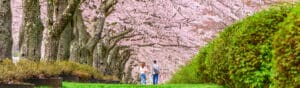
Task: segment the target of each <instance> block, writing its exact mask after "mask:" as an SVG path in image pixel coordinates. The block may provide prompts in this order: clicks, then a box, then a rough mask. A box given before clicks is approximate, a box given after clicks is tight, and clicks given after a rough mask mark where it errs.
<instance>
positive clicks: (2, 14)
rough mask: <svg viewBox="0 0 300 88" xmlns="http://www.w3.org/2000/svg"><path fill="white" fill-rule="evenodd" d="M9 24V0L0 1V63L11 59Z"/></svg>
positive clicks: (10, 20) (10, 17) (10, 16)
mask: <svg viewBox="0 0 300 88" xmlns="http://www.w3.org/2000/svg"><path fill="white" fill-rule="evenodd" d="M11 22H12V15H11V10H10V0H0V61H1V60H3V59H5V58H11V49H12V36H11Z"/></svg>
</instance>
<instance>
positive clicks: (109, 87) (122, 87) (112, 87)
mask: <svg viewBox="0 0 300 88" xmlns="http://www.w3.org/2000/svg"><path fill="white" fill-rule="evenodd" d="M62 88H223V87H221V86H218V85H213V84H161V85H138V84H99V83H73V82H64V83H63V87H62Z"/></svg>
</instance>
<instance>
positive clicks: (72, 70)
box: [0, 59, 116, 83]
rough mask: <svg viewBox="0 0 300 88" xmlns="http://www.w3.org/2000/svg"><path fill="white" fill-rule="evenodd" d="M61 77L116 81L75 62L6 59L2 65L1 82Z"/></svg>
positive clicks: (0, 65) (0, 64)
mask: <svg viewBox="0 0 300 88" xmlns="http://www.w3.org/2000/svg"><path fill="white" fill-rule="evenodd" d="M59 76H77V77H79V78H80V79H90V78H95V79H104V80H115V79H116V77H113V76H108V75H107V76H103V75H102V74H100V72H98V70H97V69H95V68H93V67H91V66H89V65H85V64H79V63H75V62H68V61H58V62H54V63H48V62H34V61H30V60H25V59H21V60H20V61H18V62H17V63H13V62H12V61H11V60H9V59H6V60H3V61H2V62H1V63H0V83H1V82H5V83H6V82H10V81H14V82H22V81H23V80H26V79H29V78H41V77H43V78H50V77H59Z"/></svg>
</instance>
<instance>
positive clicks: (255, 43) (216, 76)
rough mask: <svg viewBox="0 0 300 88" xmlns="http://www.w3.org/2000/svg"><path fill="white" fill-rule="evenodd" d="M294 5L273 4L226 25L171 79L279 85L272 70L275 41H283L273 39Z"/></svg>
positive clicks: (238, 87)
mask: <svg viewBox="0 0 300 88" xmlns="http://www.w3.org/2000/svg"><path fill="white" fill-rule="evenodd" d="M292 8H293V6H292V5H290V4H284V5H279V6H276V7H271V8H269V9H267V10H264V11H261V12H258V13H256V14H254V15H253V16H250V17H247V18H245V19H243V20H241V21H239V22H237V23H235V24H233V25H231V26H229V27H227V28H225V29H224V31H223V32H221V33H220V34H219V36H218V37H217V38H215V39H214V40H212V41H211V42H210V43H208V44H207V46H206V47H203V48H202V49H201V50H200V52H199V54H198V55H196V56H195V57H194V59H193V60H192V61H191V63H190V64H188V65H187V66H185V67H183V68H182V69H181V70H180V71H178V72H177V73H176V74H175V75H174V76H173V78H172V79H171V80H170V82H169V83H216V84H220V85H225V86H227V87H230V88H248V87H251V88H252V87H255V88H267V87H275V86H271V85H276V83H274V80H273V79H272V78H273V77H274V75H275V73H276V72H274V71H273V70H272V69H273V68H274V66H273V65H274V62H273V60H272V59H273V58H275V57H276V55H273V50H274V48H275V49H276V48H277V46H272V45H273V43H274V42H282V41H281V40H279V41H273V40H274V36H275V34H276V32H277V31H279V30H280V28H282V26H287V25H284V24H283V25H282V26H280V25H278V24H280V23H282V22H284V21H285V18H286V17H287V14H288V13H290V12H291V9H292ZM298 13H299V12H298ZM287 20H293V19H287ZM283 35H285V34H283ZM278 46H281V45H278ZM295 51H297V50H295ZM298 51H299V50H298ZM299 52H300V51H299ZM274 56H275V57H274ZM280 62H281V61H280ZM299 66H300V65H299ZM275 67H276V66H275ZM299 68H300V67H299ZM274 78H275V77H274ZM277 78H278V77H277ZM283 78H284V77H283ZM294 79H297V78H294ZM298 79H299V78H298ZM293 82H295V81H293ZM297 82H298V81H297ZM298 83H299V82H298ZM283 84H284V83H283ZM278 85H281V84H278Z"/></svg>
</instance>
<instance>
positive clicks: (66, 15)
mask: <svg viewBox="0 0 300 88" xmlns="http://www.w3.org/2000/svg"><path fill="white" fill-rule="evenodd" d="M79 2H80V1H79V0H69V1H68V6H67V8H66V9H65V10H64V12H63V13H62V14H60V15H59V19H58V20H57V21H55V22H54V24H53V31H52V32H54V35H53V36H59V35H60V34H61V33H62V32H63V30H64V28H65V27H66V26H67V24H68V23H69V22H68V21H69V20H71V19H72V16H73V15H74V13H75V11H76V9H77V7H78V5H79Z"/></svg>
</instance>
